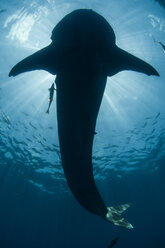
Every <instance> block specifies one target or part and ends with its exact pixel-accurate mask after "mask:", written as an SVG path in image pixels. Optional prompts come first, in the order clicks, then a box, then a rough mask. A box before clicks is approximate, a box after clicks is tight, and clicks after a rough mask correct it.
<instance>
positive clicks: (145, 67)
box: [107, 46, 159, 76]
mask: <svg viewBox="0 0 165 248" xmlns="http://www.w3.org/2000/svg"><path fill="white" fill-rule="evenodd" d="M113 58H114V60H113V61H112V62H110V63H109V65H108V66H107V72H108V73H107V74H108V76H112V75H115V74H116V73H118V72H120V71H124V70H132V71H136V72H141V73H144V74H146V75H148V76H151V75H154V76H159V73H158V72H157V71H156V69H155V68H154V67H153V66H151V65H150V64H148V63H146V62H145V61H143V60H141V59H139V58H137V57H136V56H134V55H132V54H130V53H128V52H126V51H124V50H122V49H121V48H119V47H117V46H116V48H115V49H114V53H113Z"/></svg>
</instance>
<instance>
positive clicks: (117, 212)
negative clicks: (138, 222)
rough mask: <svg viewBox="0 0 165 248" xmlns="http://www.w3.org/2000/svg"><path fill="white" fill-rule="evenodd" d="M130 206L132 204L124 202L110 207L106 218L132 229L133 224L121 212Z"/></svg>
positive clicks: (117, 224) (115, 223)
mask: <svg viewBox="0 0 165 248" xmlns="http://www.w3.org/2000/svg"><path fill="white" fill-rule="evenodd" d="M129 207H130V204H129V203H127V204H123V205H119V206H116V207H108V208H107V210H108V212H107V214H106V217H105V219H106V220H107V221H109V222H111V223H113V224H114V225H116V226H121V227H125V228H127V229H132V228H133V226H132V225H131V223H129V222H128V221H127V220H126V219H124V218H123V217H122V216H121V214H122V213H123V212H124V211H125V210H126V209H127V208H129Z"/></svg>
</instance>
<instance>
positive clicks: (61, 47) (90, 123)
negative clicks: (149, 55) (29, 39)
mask: <svg viewBox="0 0 165 248" xmlns="http://www.w3.org/2000/svg"><path fill="white" fill-rule="evenodd" d="M33 70H46V71H48V72H49V73H51V74H53V75H56V79H55V83H56V94H57V97H56V104H57V123H58V136H59V144H60V153H61V161H62V166H63V170H64V174H65V177H66V180H67V183H68V186H69V188H70V190H71V192H72V194H73V195H74V197H75V198H76V200H77V201H78V202H79V203H80V204H81V206H82V207H84V208H85V209H86V210H88V211H89V212H91V213H93V214H95V215H97V216H100V217H102V218H103V219H105V220H106V221H109V222H111V223H112V224H114V225H117V226H122V227H125V228H128V229H131V228H133V226H132V224H131V223H129V222H128V221H127V220H126V219H124V218H123V217H122V215H121V214H122V213H123V212H124V211H125V210H126V209H127V208H128V207H130V204H129V203H126V204H122V205H119V206H110V207H107V206H106V205H105V203H104V200H103V199H102V197H101V194H100V192H99V190H98V188H97V186H96V183H95V180H94V175H93V167H92V149H93V142H94V134H95V127H96V121H97V116H98V112H99V109H100V105H101V102H102V98H103V94H104V90H105V86H106V81H107V77H111V76H113V75H115V74H116V73H118V72H121V71H123V70H132V71H136V72H140V73H144V74H146V75H155V76H159V73H158V72H157V71H156V70H155V69H154V67H152V66H151V65H149V64H148V63H146V62H145V61H143V60H141V59H139V58H137V57H136V56H134V55H131V54H130V53H128V52H127V51H124V50H122V49H121V48H119V47H118V46H117V45H116V37H115V33H114V30H113V29H112V27H111V26H110V24H109V23H108V21H107V20H106V19H105V18H104V17H102V16H101V15H100V14H98V13H96V12H95V11H93V10H91V9H78V10H74V11H73V12H71V13H69V14H68V15H66V16H65V17H63V19H62V20H61V21H60V22H59V23H58V24H57V25H56V26H55V27H54V29H53V31H52V35H51V43H50V44H49V45H48V46H46V47H44V48H43V49H41V50H39V51H37V52H35V53H34V54H32V55H30V56H28V57H26V58H25V59H23V60H22V61H20V62H19V63H17V64H16V65H15V66H14V67H13V68H12V69H11V71H10V73H9V76H16V75H18V74H20V73H23V72H28V71H33Z"/></svg>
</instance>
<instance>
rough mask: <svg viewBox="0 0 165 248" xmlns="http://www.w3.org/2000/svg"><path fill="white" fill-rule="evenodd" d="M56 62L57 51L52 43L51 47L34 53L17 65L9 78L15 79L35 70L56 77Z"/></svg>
mask: <svg viewBox="0 0 165 248" xmlns="http://www.w3.org/2000/svg"><path fill="white" fill-rule="evenodd" d="M56 61H57V56H56V51H55V49H54V47H53V45H52V43H51V44H50V45H49V46H47V47H45V48H43V49H41V50H39V51H37V52H35V53H33V54H32V55H30V56H28V57H27V58H25V59H23V60H22V61H20V62H19V63H17V64H16V65H15V66H14V67H13V68H12V69H11V71H10V72H9V77H11V76H13V77H14V76H17V75H18V74H20V73H23V72H28V71H34V70H45V71H48V72H50V73H52V74H53V75H55V74H56V67H57V66H56V64H57V63H56ZM52 64H53V67H52Z"/></svg>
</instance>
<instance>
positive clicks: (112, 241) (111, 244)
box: [108, 237, 119, 248]
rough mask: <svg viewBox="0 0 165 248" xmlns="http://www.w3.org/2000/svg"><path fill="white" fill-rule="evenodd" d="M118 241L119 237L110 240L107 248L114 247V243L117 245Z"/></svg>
mask: <svg viewBox="0 0 165 248" xmlns="http://www.w3.org/2000/svg"><path fill="white" fill-rule="evenodd" d="M118 240H119V237H116V238H114V239H113V240H111V243H110V245H109V246H108V248H112V247H113V246H114V245H116V243H117V241H118Z"/></svg>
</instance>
